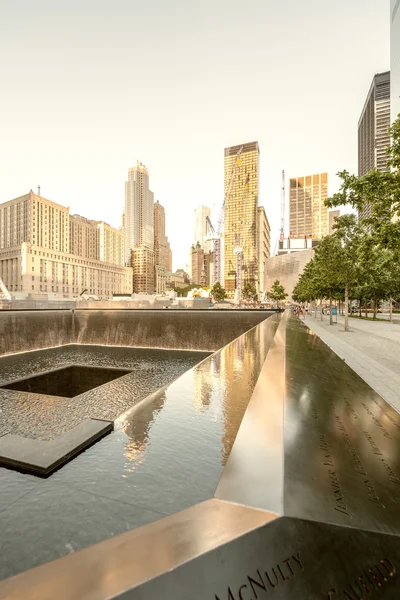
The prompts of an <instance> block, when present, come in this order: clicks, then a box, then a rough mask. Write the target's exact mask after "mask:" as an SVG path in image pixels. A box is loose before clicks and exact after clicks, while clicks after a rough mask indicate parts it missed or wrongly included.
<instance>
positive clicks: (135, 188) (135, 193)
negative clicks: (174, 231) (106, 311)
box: [124, 161, 154, 266]
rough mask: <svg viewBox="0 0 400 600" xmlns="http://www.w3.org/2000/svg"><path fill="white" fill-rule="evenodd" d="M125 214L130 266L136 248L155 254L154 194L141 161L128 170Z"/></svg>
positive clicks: (126, 249)
mask: <svg viewBox="0 0 400 600" xmlns="http://www.w3.org/2000/svg"><path fill="white" fill-rule="evenodd" d="M124 212H125V217H124V245H125V264H126V265H129V266H130V265H131V257H132V250H133V249H134V248H137V247H144V248H148V249H149V250H152V251H153V252H154V194H153V192H152V191H150V189H149V172H148V170H147V168H146V167H145V166H144V165H143V164H142V163H141V162H139V161H138V162H137V164H136V165H135V166H134V167H130V168H129V169H128V181H127V182H126V183H125V211H124Z"/></svg>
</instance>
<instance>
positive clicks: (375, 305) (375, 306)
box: [374, 298, 377, 319]
mask: <svg viewBox="0 0 400 600" xmlns="http://www.w3.org/2000/svg"><path fill="white" fill-rule="evenodd" d="M376 309H377V301H376V298H374V319H376Z"/></svg>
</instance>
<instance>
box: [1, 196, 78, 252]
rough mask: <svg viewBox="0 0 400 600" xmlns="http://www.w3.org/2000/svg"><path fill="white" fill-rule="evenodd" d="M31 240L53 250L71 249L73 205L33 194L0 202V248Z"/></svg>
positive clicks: (64, 250) (32, 242)
mask: <svg viewBox="0 0 400 600" xmlns="http://www.w3.org/2000/svg"><path fill="white" fill-rule="evenodd" d="M23 242H30V243H31V244H35V245H37V246H40V247H42V248H48V249H49V250H58V251H60V252H67V253H68V252H69V251H70V242H69V208H66V207H65V206H61V205H60V204H56V203H55V202H51V200H47V199H46V198H43V197H42V196H38V195H37V194H34V193H33V192H32V190H31V191H30V192H29V194H25V195H24V196H20V197H19V198H14V199H13V200H9V201H8V202H4V203H3V204H0V248H11V247H13V246H17V245H19V244H22V243H23Z"/></svg>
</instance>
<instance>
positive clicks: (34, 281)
mask: <svg viewBox="0 0 400 600" xmlns="http://www.w3.org/2000/svg"><path fill="white" fill-rule="evenodd" d="M0 277H1V279H2V280H3V281H4V283H5V285H6V287H7V288H8V290H9V291H10V292H11V293H13V292H19V291H21V292H30V293H36V294H37V293H39V294H40V293H47V294H49V295H52V294H55V295H56V296H59V297H62V298H73V297H75V296H78V295H80V294H81V293H82V292H84V291H85V290H86V293H87V294H92V295H95V296H98V297H99V298H112V296H113V294H131V293H132V269H130V268H128V267H120V266H117V265H112V264H108V263H105V262H102V261H100V260H95V259H89V258H82V257H79V256H75V255H73V254H69V253H66V252H59V251H56V250H51V249H49V248H43V247H41V246H36V245H34V244H30V243H28V242H23V243H22V244H19V245H17V246H14V247H12V248H2V249H0Z"/></svg>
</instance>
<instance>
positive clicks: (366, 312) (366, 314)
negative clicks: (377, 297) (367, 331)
mask: <svg viewBox="0 0 400 600" xmlns="http://www.w3.org/2000/svg"><path fill="white" fill-rule="evenodd" d="M365 316H366V317H367V319H368V300H366V301H365Z"/></svg>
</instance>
